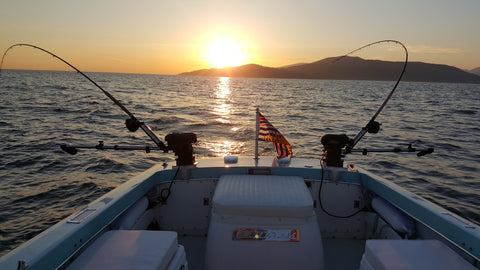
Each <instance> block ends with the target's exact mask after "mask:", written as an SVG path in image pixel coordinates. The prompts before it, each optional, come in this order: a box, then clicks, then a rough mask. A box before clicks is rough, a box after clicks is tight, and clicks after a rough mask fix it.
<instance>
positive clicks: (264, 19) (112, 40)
mask: <svg viewBox="0 0 480 270" xmlns="http://www.w3.org/2000/svg"><path fill="white" fill-rule="evenodd" d="M479 12H480V1H479V0H457V1H444V0H404V1H389V0H362V1H358V0H351V1H341V0H335V1H333V0H332V1H326V0H311V1H309V0H308V1H307V0H296V1H287V0H285V1H282V0H276V1H270V0H261V1H259V0H242V1H209V0H151V1H144V0H139V1H125V0H95V1H93V0H83V1H60V0H56V1H53V0H42V1H33V0H31V1H27V0H2V1H1V3H0V52H2V53H3V51H5V50H6V49H7V48H8V47H9V46H10V45H12V44H15V43H31V44H34V45H37V46H39V47H42V48H44V49H46V50H49V51H51V52H53V53H55V54H57V55H58V56H60V57H62V58H64V59H65V60H67V61H69V62H71V63H72V64H73V65H75V66H77V67H78V68H79V69H80V70H83V71H102V72H129V73H154V74H178V73H180V72H184V71H192V70H197V69H202V68H210V67H221V66H224V65H241V64H247V63H256V64H260V65H264V66H270V67H279V66H284V65H290V64H295V63H305V62H313V61H317V60H320V59H323V58H325V57H330V56H338V55H343V54H345V53H347V52H349V51H351V50H353V49H356V48H358V47H360V46H363V45H365V44H368V43H371V42H374V41H377V40H382V39H395V40H399V41H401V42H403V43H404V44H405V45H406V46H407V48H408V50H409V53H410V60H411V61H422V62H428V63H437V64H447V65H452V66H456V67H459V68H462V69H473V68H476V67H479V66H480V29H479V26H480V16H479ZM397 47H398V46H397ZM356 55H357V56H360V57H363V58H376V59H382V60H392V61H401V60H402V59H403V58H404V56H403V54H402V51H401V50H400V48H397V49H395V46H394V45H391V46H388V47H385V46H383V47H382V46H377V47H376V48H369V49H367V50H365V51H361V52H359V53H357V54H356ZM3 68H14V69H17V68H19V69H55V70H58V69H67V68H66V67H65V66H64V65H63V64H61V63H59V62H58V61H56V60H55V59H53V58H52V57H50V56H47V55H44V54H42V53H41V52H40V51H36V50H33V49H31V48H26V47H25V48H16V49H14V50H12V51H10V52H9V54H8V55H7V58H6V60H5V62H4V66H3Z"/></svg>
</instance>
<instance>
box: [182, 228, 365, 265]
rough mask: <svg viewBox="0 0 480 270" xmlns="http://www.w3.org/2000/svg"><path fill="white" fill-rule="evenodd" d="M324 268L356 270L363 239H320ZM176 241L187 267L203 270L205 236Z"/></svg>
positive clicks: (360, 255)
mask: <svg viewBox="0 0 480 270" xmlns="http://www.w3.org/2000/svg"><path fill="white" fill-rule="evenodd" d="M322 241H323V247H324V258H325V269H343V270H350V269H355V270H358V269H359V267H360V260H361V258H362V254H363V252H364V250H365V240H357V239H322ZM178 242H179V244H180V245H183V246H184V247H185V251H186V253H187V261H188V269H192V270H203V269H204V263H205V247H206V243H207V237H202V236H179V237H178Z"/></svg>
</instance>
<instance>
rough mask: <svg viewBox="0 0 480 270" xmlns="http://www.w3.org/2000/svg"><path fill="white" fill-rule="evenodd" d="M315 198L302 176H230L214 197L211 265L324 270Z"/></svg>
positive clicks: (208, 249)
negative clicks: (314, 203)
mask: <svg viewBox="0 0 480 270" xmlns="http://www.w3.org/2000/svg"><path fill="white" fill-rule="evenodd" d="M323 264H324V261H323V247H322V239H321V235H320V229H319V227H318V222H317V218H316V215H315V211H314V208H313V199H312V196H311V193H310V191H309V189H308V188H307V186H306V184H305V181H304V179H303V178H301V177H297V176H276V175H224V176H221V177H220V179H219V182H218V184H217V187H216V189H215V191H214V194H213V199H212V215H211V218H210V224H209V228H208V237H207V244H206V253H205V269H210V270H217V269H218V270H220V269H222V270H223V269H230V270H233V269H250V270H255V269H277V270H279V269H315V270H321V269H323Z"/></svg>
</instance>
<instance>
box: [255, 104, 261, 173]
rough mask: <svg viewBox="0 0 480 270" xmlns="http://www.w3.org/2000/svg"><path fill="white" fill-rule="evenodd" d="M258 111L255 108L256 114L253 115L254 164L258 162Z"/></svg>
mask: <svg viewBox="0 0 480 270" xmlns="http://www.w3.org/2000/svg"><path fill="white" fill-rule="evenodd" d="M259 113H260V111H259V109H258V107H257V112H256V113H255V164H257V162H258V133H259V130H260V119H259V115H258V114H259Z"/></svg>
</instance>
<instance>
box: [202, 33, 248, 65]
mask: <svg viewBox="0 0 480 270" xmlns="http://www.w3.org/2000/svg"><path fill="white" fill-rule="evenodd" d="M247 58H248V57H247V54H246V53H245V52H244V51H243V50H242V46H241V45H240V44H238V43H236V42H235V41H232V40H230V39H218V40H216V41H214V42H212V43H211V44H210V45H209V46H208V48H207V54H206V61H207V62H208V63H209V64H210V65H211V66H212V67H215V68H223V67H235V66H240V65H243V64H246V63H245V62H246V61H247Z"/></svg>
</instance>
